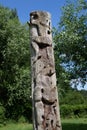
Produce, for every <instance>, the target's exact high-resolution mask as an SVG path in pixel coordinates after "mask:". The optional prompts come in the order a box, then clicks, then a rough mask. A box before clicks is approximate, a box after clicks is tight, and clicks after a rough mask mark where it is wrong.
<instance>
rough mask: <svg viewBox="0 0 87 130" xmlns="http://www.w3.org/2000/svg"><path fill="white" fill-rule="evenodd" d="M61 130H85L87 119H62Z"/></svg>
mask: <svg viewBox="0 0 87 130" xmlns="http://www.w3.org/2000/svg"><path fill="white" fill-rule="evenodd" d="M62 129H63V130H87V118H75V119H62Z"/></svg>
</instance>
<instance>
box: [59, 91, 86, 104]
mask: <svg viewBox="0 0 87 130" xmlns="http://www.w3.org/2000/svg"><path fill="white" fill-rule="evenodd" d="M86 100H87V98H85V97H84V96H83V95H82V94H81V92H80V91H77V90H73V89H72V90H70V91H68V92H67V93H66V94H65V95H64V98H62V99H61V100H60V105H62V104H67V105H78V104H85V103H86Z"/></svg>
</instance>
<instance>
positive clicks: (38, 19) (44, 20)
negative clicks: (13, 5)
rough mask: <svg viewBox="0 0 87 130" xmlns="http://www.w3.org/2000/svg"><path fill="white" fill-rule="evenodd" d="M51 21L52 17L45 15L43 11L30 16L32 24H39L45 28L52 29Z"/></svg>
mask: <svg viewBox="0 0 87 130" xmlns="http://www.w3.org/2000/svg"><path fill="white" fill-rule="evenodd" d="M50 19H51V16H50V14H49V13H47V12H46V13H44V12H42V11H40V12H37V11H35V12H32V13H31V14H30V22H31V23H32V24H37V23H38V24H42V25H44V26H45V25H46V26H48V27H50V23H51V22H50Z"/></svg>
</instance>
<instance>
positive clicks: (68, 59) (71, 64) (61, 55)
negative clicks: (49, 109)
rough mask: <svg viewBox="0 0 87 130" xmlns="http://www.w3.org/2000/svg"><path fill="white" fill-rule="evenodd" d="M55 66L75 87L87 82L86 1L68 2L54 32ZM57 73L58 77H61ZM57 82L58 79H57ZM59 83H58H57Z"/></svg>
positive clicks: (75, 0) (74, 0)
mask: <svg viewBox="0 0 87 130" xmlns="http://www.w3.org/2000/svg"><path fill="white" fill-rule="evenodd" d="M54 42H55V53H56V61H57V64H56V66H57V67H58V65H59V66H60V68H62V69H63V70H64V71H65V72H64V74H65V75H66V74H68V78H67V77H66V80H67V79H68V81H69V84H70V83H73V84H74V85H75V86H76V87H77V85H78V84H79V83H81V85H82V86H84V85H85V83H86V82H87V1H86V0H73V1H68V2H67V3H66V5H65V6H64V7H63V8H62V16H61V19H60V23H59V26H58V29H55V32H54ZM61 72H63V71H60V72H59V75H61ZM58 81H59V79H58ZM59 82H60V81H59Z"/></svg>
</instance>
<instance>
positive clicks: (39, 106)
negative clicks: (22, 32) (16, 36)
mask: <svg viewBox="0 0 87 130" xmlns="http://www.w3.org/2000/svg"><path fill="white" fill-rule="evenodd" d="M30 41H31V69H32V105H33V124H34V130H61V123H60V114H59V103H58V94H57V87H56V73H55V63H54V54H53V48H52V29H51V16H50V14H49V13H48V12H42V11H35V12H31V13H30Z"/></svg>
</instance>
